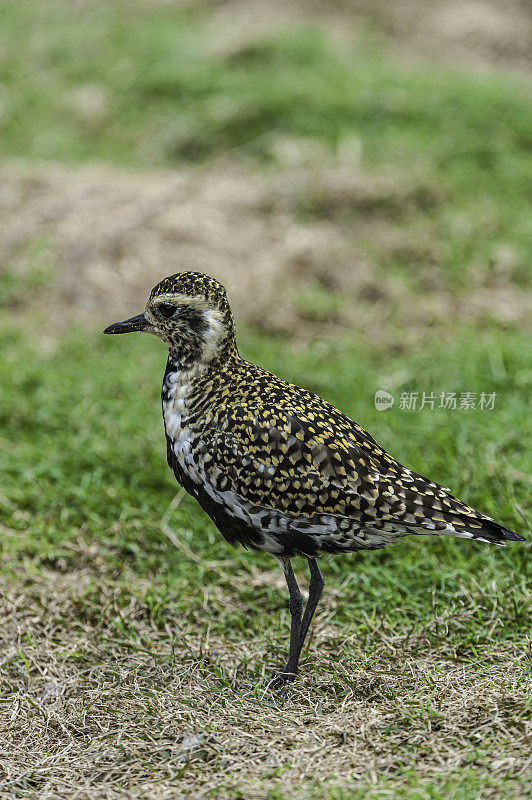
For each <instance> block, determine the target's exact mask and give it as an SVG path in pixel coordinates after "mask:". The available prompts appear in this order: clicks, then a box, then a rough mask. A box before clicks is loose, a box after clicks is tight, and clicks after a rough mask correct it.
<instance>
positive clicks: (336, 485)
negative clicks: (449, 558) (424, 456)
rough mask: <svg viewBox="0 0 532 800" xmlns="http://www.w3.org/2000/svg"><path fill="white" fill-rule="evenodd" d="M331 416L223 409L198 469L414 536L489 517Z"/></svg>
mask: <svg viewBox="0 0 532 800" xmlns="http://www.w3.org/2000/svg"><path fill="white" fill-rule="evenodd" d="M335 413H336V418H335V419H334V420H333V421H332V422H330V421H329V420H328V417H327V416H326V415H319V414H316V413H314V412H308V411H307V410H303V409H301V408H294V409H287V408H278V407H275V406H269V405H260V406H259V405H257V406H256V407H254V408H243V407H239V406H235V407H231V408H229V409H226V413H224V415H223V419H218V420H214V421H213V426H212V427H211V428H210V429H209V431H208V432H207V431H206V433H207V434H208V435H206V437H205V440H204V444H203V447H204V448H205V455H206V456H207V458H206V460H204V468H205V469H206V472H207V474H209V473H210V474H211V475H213V476H214V475H218V476H219V480H221V481H222V482H223V488H224V490H229V491H231V492H234V493H235V494H236V495H238V497H240V498H241V499H242V500H244V501H246V502H248V503H250V504H253V505H257V506H261V507H265V508H271V509H275V510H276V511H280V512H286V513H289V514H294V515H296V516H313V517H314V516H315V515H316V514H328V515H337V516H340V517H344V518H345V517H348V518H351V519H353V520H356V522H357V523H358V524H359V525H360V526H362V527H370V528H380V527H382V526H385V525H390V524H397V523H400V525H401V526H403V527H404V530H405V532H412V533H414V532H438V531H441V532H449V530H450V529H449V526H455V530H456V534H454V535H461V531H465V530H466V529H467V530H469V528H473V529H479V530H480V529H481V528H484V524H483V521H485V520H489V517H484V516H483V515H481V514H480V513H479V512H477V511H475V510H474V509H472V508H469V506H466V505H465V504H464V503H462V502H461V501H459V500H458V499H457V498H455V497H453V496H452V495H451V494H450V493H449V491H448V490H447V489H445V488H444V487H442V486H440V485H439V484H437V483H435V482H433V481H430V480H428V479H427V478H423V477H422V476H420V475H417V474H416V473H415V472H412V471H411V470H409V469H407V468H406V467H403V466H402V465H401V464H399V462H397V461H395V459H393V458H392V457H391V456H389V455H388V454H387V453H386V452H385V451H384V450H383V449H382V448H381V447H380V446H379V445H378V444H377V442H376V441H375V440H374V439H373V438H372V437H371V436H370V435H369V434H368V433H367V432H366V431H365V430H364V429H363V428H361V427H360V426H358V425H357V424H356V423H354V422H353V421H352V420H349V418H348V417H345V416H344V415H342V414H340V413H339V412H335ZM221 465H223V468H221ZM451 535H453V534H452V533H451ZM464 535H467V534H464Z"/></svg>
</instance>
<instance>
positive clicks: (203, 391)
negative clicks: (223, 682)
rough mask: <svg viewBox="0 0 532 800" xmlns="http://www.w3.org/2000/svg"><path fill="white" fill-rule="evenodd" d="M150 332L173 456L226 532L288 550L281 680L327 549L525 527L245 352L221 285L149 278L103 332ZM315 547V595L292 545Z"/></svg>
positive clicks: (309, 613)
mask: <svg viewBox="0 0 532 800" xmlns="http://www.w3.org/2000/svg"><path fill="white" fill-rule="evenodd" d="M133 331H144V332H148V333H151V334H154V335H155V336H157V337H159V338H160V339H162V340H163V342H164V343H165V345H166V346H167V348H168V360H167V363H166V369H165V372H164V377H163V384H162V391H161V399H162V414H163V420H164V428H165V434H166V451H167V461H168V465H169V467H170V468H171V469H172V470H173V472H174V474H175V477H176V478H177V481H178V482H179V483H180V484H181V486H182V487H183V488H184V489H185V490H186V491H187V492H188V493H189V494H190V495H192V497H194V498H195V499H196V500H197V501H198V503H199V505H200V506H201V508H202V509H203V510H204V511H205V512H206V514H207V515H208V516H209V517H210V519H211V520H212V521H213V523H214V524H215V526H216V527H217V528H218V530H219V531H220V533H221V534H222V536H223V537H224V538H225V539H226V540H227V541H228V542H229V543H230V544H233V545H242V546H244V547H245V548H248V549H251V550H262V551H265V552H267V553H270V554H271V555H273V556H274V557H275V558H276V559H277V561H278V562H279V564H280V566H281V568H282V570H283V573H284V577H285V580H286V584H287V587H288V593H289V598H290V599H289V611H290V618H291V624H290V644H289V650H288V660H287V662H286V665H285V666H284V668H283V669H282V670H281V671H280V672H278V673H275V674H274V675H273V676H272V678H271V686H272V687H274V688H279V687H283V686H284V685H285V684H287V683H289V682H290V681H292V680H294V679H295V678H296V676H297V674H298V669H299V661H300V656H301V651H302V648H303V645H304V642H305V638H306V636H307V633H308V630H309V627H310V624H311V621H312V618H313V616H314V613H315V611H316V608H317V606H318V603H319V601H320V598H321V595H322V592H323V588H324V585H325V582H324V579H323V576H322V573H321V571H320V567H319V564H318V557H319V556H320V555H321V554H322V553H333V554H338V553H346V552H350V551H356V550H377V549H380V548H382V547H384V546H386V545H391V544H394V543H395V542H396V541H397V540H398V539H400V538H401V537H404V536H408V535H411V534H429V535H437V536H453V537H458V538H461V539H471V540H475V541H478V542H487V543H492V544H497V545H505V543H506V542H507V541H512V540H513V541H524V537H523V536H521V535H520V534H518V533H515V532H514V531H512V530H509V529H508V528H505V527H503V526H502V525H500V524H499V523H497V522H495V521H494V520H493V519H492V518H491V517H488V516H486V515H485V514H482V513H481V512H479V511H476V510H475V509H474V508H471V507H470V506H468V505H466V504H465V503H463V502H461V501H460V500H458V499H457V498H456V497H454V496H453V495H452V494H451V492H450V490H449V489H447V488H445V487H443V486H441V485H440V484H438V483H436V482H435V481H433V480H430V479H429V478H425V477H423V476H422V475H418V474H417V473H415V472H414V471H412V470H411V469H409V468H407V467H405V466H403V465H402V464H400V463H399V462H398V461H396V460H395V459H394V458H393V457H392V456H391V455H389V454H388V453H387V452H386V450H384V449H383V448H382V447H380V445H379V444H377V442H376V441H375V439H374V438H373V437H372V436H371V435H370V434H369V433H368V432H367V431H366V430H364V428H363V427H362V426H360V425H359V424H358V423H356V422H354V421H353V420H352V419H350V418H349V417H348V416H346V414H343V413H342V412H341V411H339V410H338V409H336V408H335V407H334V406H333V405H331V404H330V403H328V402H327V401H326V400H324V399H322V398H321V397H319V396H317V395H316V394H314V393H313V392H311V391H309V390H308V389H304V388H301V387H299V386H295V385H293V384H291V383H289V382H287V381H285V380H282V379H281V378H278V377H276V376H275V375H274V374H272V373H271V372H268V371H267V370H266V369H263V368H262V367H260V366H257V365H255V364H252V363H250V362H248V361H246V360H245V359H243V358H242V357H241V356H240V354H239V352H238V347H237V342H236V335H235V323H234V318H233V314H232V311H231V307H230V305H229V301H228V297H227V293H226V290H225V288H224V286H223V285H222V284H221V283H219V282H218V281H217V280H216V279H215V278H212V277H210V276H208V275H205V274H203V273H200V272H189V271H187V272H180V273H177V274H175V275H171V276H169V277H167V278H164V279H163V280H161V281H160V282H159V283H157V285H156V286H155V287H154V288H153V289H152V291H151V293H150V295H149V297H148V301H147V303H146V307H145V310H144V312H142V313H141V314H138V315H137V316H134V317H131V318H129V319H125V320H123V321H121V322H116V323H114V324H112V325H109V326H108V327H107V328H106V329H105V331H104V333H106V334H122V333H130V332H133ZM295 556H303V557H304V558H306V559H307V562H308V566H309V572H310V582H309V587H308V599H307V602H306V605H304V602H303V596H302V594H301V591H300V589H299V586H298V583H297V580H296V577H295V575H294V571H293V568H292V558H294V557H295Z"/></svg>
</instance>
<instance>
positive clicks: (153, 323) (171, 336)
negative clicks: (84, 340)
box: [104, 272, 236, 369]
mask: <svg viewBox="0 0 532 800" xmlns="http://www.w3.org/2000/svg"><path fill="white" fill-rule="evenodd" d="M133 331H146V332H147V333H153V334H155V336H159V338H161V339H162V340H163V342H164V343H165V344H166V346H167V347H168V351H169V353H170V358H171V359H172V361H174V362H175V364H176V366H178V367H179V368H180V369H191V368H194V367H198V366H206V365H207V364H209V363H211V362H212V361H213V360H216V359H223V358H226V357H227V356H229V354H230V353H232V352H236V344H235V330H234V322H233V315H232V314H231V308H230V306H229V302H228V300H227V294H226V291H225V289H224V287H223V286H222V284H221V283H219V282H218V281H217V280H215V279H214V278H210V277H209V276H208V275H203V274H202V273H200V272H179V273H177V274H176V275H170V276H169V277H168V278H164V279H163V280H162V281H160V283H158V284H157V285H156V286H154V288H153V289H152V290H151V293H150V296H149V298H148V302H147V303H146V308H145V310H144V312H143V313H142V314H138V315H137V316H136V317H131V318H130V319H125V320H123V321H122V322H115V323H114V324H113V325H109V327H108V328H106V329H105V330H104V333H131V332H133Z"/></svg>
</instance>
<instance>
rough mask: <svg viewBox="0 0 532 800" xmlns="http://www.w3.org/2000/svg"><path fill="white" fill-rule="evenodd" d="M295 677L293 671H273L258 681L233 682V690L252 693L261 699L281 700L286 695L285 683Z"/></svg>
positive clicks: (239, 692) (240, 692)
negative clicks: (267, 676)
mask: <svg viewBox="0 0 532 800" xmlns="http://www.w3.org/2000/svg"><path fill="white" fill-rule="evenodd" d="M296 677H297V675H296V673H295V672H288V671H286V670H283V671H282V672H275V673H274V674H273V675H270V677H269V678H263V679H262V680H260V681H259V682H258V683H248V682H238V683H237V682H236V681H235V683H234V684H233V690H234V691H236V692H237V693H238V694H245V695H253V696H254V697H255V698H257V697H260V698H261V699H262V700H266V701H268V700H273V701H276V700H283V699H284V698H285V697H286V693H287V692H286V690H287V684H289V683H291V682H292V681H293V680H295V679H296Z"/></svg>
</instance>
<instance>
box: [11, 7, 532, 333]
mask: <svg viewBox="0 0 532 800" xmlns="http://www.w3.org/2000/svg"><path fill="white" fill-rule="evenodd" d="M1 12H2V13H1V26H0V36H1V48H2V49H1V52H0V58H1V61H0V64H1V80H2V86H1V94H0V136H1V153H2V174H1V183H0V191H1V194H0V203H1V214H2V226H1V231H0V259H1V264H2V274H3V276H4V277H3V279H2V280H3V283H4V284H7V285H4V286H3V290H2V294H3V298H4V303H9V302H10V301H9V298H10V297H12V296H15V295H17V284H18V282H20V281H21V282H23V283H24V285H25V287H28V286H31V287H32V291H31V302H32V303H34V302H37V298H40V297H41V293H42V292H44V293H45V294H46V297H47V302H48V303H50V304H53V305H54V307H55V310H56V313H55V314H54V319H55V321H57V318H58V317H63V316H64V315H69V314H75V315H76V317H77V318H80V315H85V314H89V315H90V316H91V318H92V319H96V317H95V316H94V315H96V316H97V318H98V324H100V323H101V320H106V319H107V318H108V317H109V316H110V317H113V315H116V314H117V313H118V314H119V315H120V314H121V313H122V312H124V311H128V310H129V309H130V308H137V307H138V306H139V304H143V302H144V298H145V296H146V292H147V289H148V288H149V287H150V286H151V285H152V284H153V283H155V282H156V280H158V279H159V278H160V277H161V276H162V275H166V274H170V273H172V272H175V271H179V270H182V269H187V268H189V267H193V268H195V269H198V270H202V271H206V272H210V273H212V274H214V275H215V276H216V277H218V278H220V279H221V280H222V281H223V282H225V283H226V284H227V287H228V289H229V291H230V294H231V298H232V300H233V305H234V306H235V312H236V314H237V316H238V318H239V320H241V321H243V322H248V323H250V324H252V325H255V326H258V327H259V328H260V329H262V330H265V331H267V332H272V331H275V332H282V333H288V334H290V335H296V336H299V335H303V336H308V335H309V334H312V333H315V332H316V331H321V330H323V329H327V328H331V327H332V328H335V329H336V328H337V327H338V328H340V329H341V330H344V331H345V330H356V331H357V333H359V334H364V335H367V334H370V336H371V337H372V338H375V339H379V340H380V341H382V342H383V343H388V344H390V343H393V344H395V345H397V346H407V345H408V344H412V343H414V342H416V341H419V340H420V339H422V338H423V336H424V333H425V332H426V331H427V329H430V328H433V327H434V326H438V328H439V329H440V330H442V331H450V332H453V331H456V325H457V324H461V323H462V322H468V323H470V324H475V323H476V324H478V325H479V326H482V325H483V324H484V323H485V320H486V319H489V320H493V321H494V322H497V323H501V324H512V325H516V326H528V325H529V324H530V319H531V310H532V309H531V295H530V292H529V286H530V277H531V270H530V248H531V231H530V205H529V201H530V194H529V193H530V178H531V174H530V173H531V162H530V145H531V127H532V126H531V118H532V112H531V110H530V105H531V104H530V91H529V90H530V81H529V76H530V68H531V64H532V11H531V8H530V4H529V3H528V2H526V0H525V2H521V1H520V0H506V2H504V1H503V0H464V2H455V1H454V0H442V2H421V0H419V2H417V1H416V0H400V1H398V2H385V1H384V0H383V1H382V2H380V0H371V1H368V2H366V1H365V0H350V1H348V0H346V1H345V2H343V1H342V0H330V1H329V2H323V3H319V2H311V0H307V1H306V2H305V0H287V1H286V2H277V0H271V2H268V3H261V2H253V0H245V2H238V1H237V0H234V2H232V1H228V2H193V3H190V2H171V1H169V2H162V1H161V2H159V1H158V0H145V2H141V1H140V0H130V1H129V2H122V1H121V0H108V2H99V1H98V0H77V1H76V2H62V1H61V0H49V1H48V2H44V3H43V2H39V1H38V0H35V1H34V2H32V1H31V0H19V1H18V2H12V3H9V2H8V3H6V2H4V3H2V8H1ZM17 296H18V295H17ZM43 296H44V295H43ZM18 302H23V303H28V302H30V295H29V294H28V293H27V292H26V293H25V300H23V301H22V300H20V298H19V299H18Z"/></svg>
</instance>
